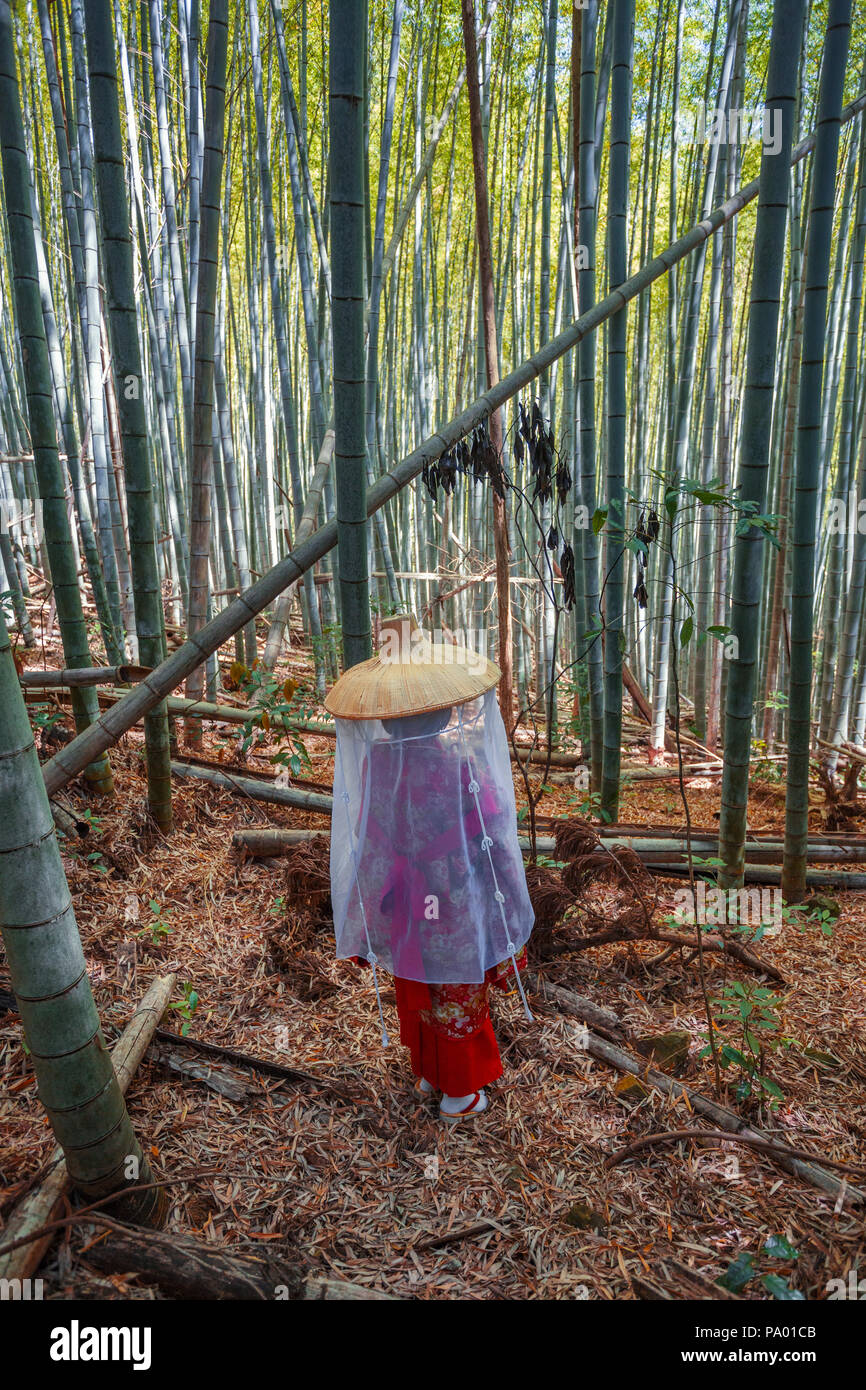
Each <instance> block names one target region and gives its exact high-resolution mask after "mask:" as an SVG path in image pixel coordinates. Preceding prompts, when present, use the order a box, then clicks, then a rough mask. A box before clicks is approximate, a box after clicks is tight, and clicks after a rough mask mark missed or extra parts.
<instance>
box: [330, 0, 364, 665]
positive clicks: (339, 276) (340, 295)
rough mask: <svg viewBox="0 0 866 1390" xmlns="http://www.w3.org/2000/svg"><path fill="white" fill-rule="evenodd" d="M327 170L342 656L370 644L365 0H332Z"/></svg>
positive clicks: (356, 657) (360, 652)
mask: <svg viewBox="0 0 866 1390" xmlns="http://www.w3.org/2000/svg"><path fill="white" fill-rule="evenodd" d="M330 16H331V27H330V45H329V49H328V56H329V97H328V123H329V131H328V135H329V146H328V150H329V156H328V157H329V170H330V180H331V206H330V224H331V286H332V302H331V325H332V341H333V359H334V434H335V444H334V468H335V472H336V480H337V533H338V536H339V543H338V544H339V557H340V601H341V608H342V614H343V661H344V663H345V665H346V666H347V667H348V666H354V665H355V664H356V663H357V662H359V661H365V660H366V659H367V657H369V656H370V654H371V651H372V634H371V629H370V592H369V590H370V586H369V579H368V565H367V532H368V527H367V507H366V492H367V443H366V437H365V430H364V420H365V404H366V402H365V396H366V363H365V360H364V305H365V294H364V162H365V159H364V112H363V105H364V53H365V51H366V47H367V0H331V4H330Z"/></svg>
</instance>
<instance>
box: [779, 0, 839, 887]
mask: <svg viewBox="0 0 866 1390" xmlns="http://www.w3.org/2000/svg"><path fill="white" fill-rule="evenodd" d="M850 35H851V0H830V5H829V11H828V15H827V34H826V38H825V41H824V60H823V63H822V67H821V90H820V95H819V98H818V126H817V132H818V138H817V141H816V144H815V154H814V156H813V159H812V192H811V202H810V206H809V230H808V240H807V248H808V249H807V252H806V280H805V291H804V300H803V362H802V367H801V369H800V410H799V418H798V425H797V465H796V474H795V491H794V526H793V532H792V537H791V541H792V547H793V556H792V566H791V578H792V591H791V679H790V697H789V704H788V775H787V782H786V789H785V850H784V855H783V860H782V893H783V894H784V897H785V899H786V901H788V902H800V901H801V899H802V898H803V897H804V896H805V893H806V855H807V849H808V839H809V757H810V753H811V747H812V641H813V629H814V617H815V612H814V610H815V539H816V533H817V526H818V505H819V488H820V482H821V448H820V446H821V423H822V413H823V412H822V405H823V391H822V388H823V378H824V353H825V344H826V321H827V279H828V276H829V273H830V247H831V243H832V239H833V210H834V203H835V191H836V164H837V160H838V154H839V122H840V118H841V113H842V89H843V86H844V81H845V62H846V59H847V57H848V43H849V39H850Z"/></svg>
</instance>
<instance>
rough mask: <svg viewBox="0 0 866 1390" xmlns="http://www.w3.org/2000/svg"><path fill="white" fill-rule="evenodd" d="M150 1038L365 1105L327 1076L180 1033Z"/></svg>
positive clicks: (163, 1031)
mask: <svg viewBox="0 0 866 1390" xmlns="http://www.w3.org/2000/svg"><path fill="white" fill-rule="evenodd" d="M154 1036H155V1037H156V1039H157V1041H159V1042H165V1043H171V1044H172V1046H176V1047H193V1048H195V1049H196V1050H197V1051H198V1052H202V1053H204V1055H205V1056H206V1057H218V1058H220V1059H221V1060H223V1061H226V1062H233V1063H234V1065H235V1066H237V1067H246V1068H247V1069H248V1070H249V1071H260V1072H261V1073H262V1075H264V1076H275V1077H277V1078H278V1079H279V1080H280V1081H295V1082H299V1081H300V1082H305V1083H306V1084H307V1085H311V1086H320V1087H323V1088H324V1089H325V1090H329V1091H334V1092H336V1093H337V1094H338V1095H339V1096H341V1097H342V1098H343V1099H344V1100H346V1101H348V1102H349V1104H351V1105H362V1104H364V1103H365V1102H363V1101H359V1100H356V1099H355V1098H354V1096H352V1095H351V1093H350V1092H349V1091H348V1090H347V1089H346V1087H344V1086H342V1085H341V1084H340V1082H339V1081H332V1080H331V1079H330V1077H327V1076H315V1075H314V1074H313V1072H309V1071H298V1069H297V1068H296V1067H283V1066H281V1065H280V1063H279V1062H267V1061H265V1060H264V1059H263V1058H261V1057H251V1056H250V1055H249V1053H246V1052H238V1051H237V1050H236V1049H235V1048H233V1047H222V1046H221V1045H220V1044H219V1043H212V1042H205V1041H204V1039H203V1038H190V1037H183V1036H182V1035H181V1034H180V1033H171V1032H169V1030H168V1029H167V1028H157V1029H156V1032H155V1034H154Z"/></svg>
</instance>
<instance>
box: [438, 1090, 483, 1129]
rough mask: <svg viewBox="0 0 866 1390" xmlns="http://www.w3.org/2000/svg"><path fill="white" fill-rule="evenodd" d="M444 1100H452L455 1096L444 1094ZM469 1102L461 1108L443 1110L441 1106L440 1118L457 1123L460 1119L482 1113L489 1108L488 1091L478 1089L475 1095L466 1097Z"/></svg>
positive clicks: (449, 1122)
mask: <svg viewBox="0 0 866 1390" xmlns="http://www.w3.org/2000/svg"><path fill="white" fill-rule="evenodd" d="M443 1099H444V1100H452V1099H454V1097H451V1096H444V1097H443ZM466 1100H467V1104H466V1105H464V1106H462V1107H461V1108H460V1109H459V1110H443V1109H442V1106H441V1105H440V1107H439V1118H440V1119H441V1120H445V1121H447V1123H448V1124H456V1123H457V1121H458V1120H464V1119H466V1117H467V1116H472V1115H481V1114H483V1113H484V1111H485V1110H486V1109H487V1106H488V1104H489V1101H488V1099H487V1093H486V1091H476V1092H475V1094H474V1095H472V1096H468V1097H467V1098H466Z"/></svg>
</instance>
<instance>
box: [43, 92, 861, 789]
mask: <svg viewBox="0 0 866 1390" xmlns="http://www.w3.org/2000/svg"><path fill="white" fill-rule="evenodd" d="M864 108H866V93H864V94H863V95H861V96H859V97H858V98H857V99H856V100H855V101H853V102H851V104H850V105H849V106H846V107H845V109H844V111H843V112H842V122H843V124H844V123H845V122H847V121H850V120H852V119H853V118H854V117H855V116H856V115H858V114H859V112H860V111H862V110H863V109H864ZM815 139H816V136H815V133H814V132H813V133H812V134H811V135H809V136H808V137H807V138H806V139H805V140H803V141H801V143H800V144H799V145H798V146H797V148H796V149H795V150H794V151H793V152H792V155H791V162H792V164H796V163H798V162H799V161H800V160H801V159H805V157H806V155H807V154H809V152H810V151H811V150H812V149H813V148H814V145H815ZM758 191H759V180H758V179H753V180H752V182H751V183H749V184H747V185H746V186H745V187H744V188H741V189H739V190H738V192H736V193H735V194H734V195H733V196H732V197H731V198H728V199H727V201H726V202H724V203H722V204H721V206H720V207H718V208H715V209H714V210H713V211H712V212H710V213H709V214H708V215H707V216H706V217H705V218H703V219H702V220H701V221H700V222H699V223H697V225H696V226H694V227H692V228H691V229H690V230H689V231H688V232H686V233H685V235H684V236H681V237H680V238H679V239H678V240H677V241H675V242H673V243H672V244H671V245H670V246H668V247H666V248H665V250H664V251H662V252H661V254H660V255H658V256H656V257H655V258H654V259H653V260H651V261H649V262H648V263H647V264H646V265H645V266H642V267H641V269H640V270H638V271H637V272H636V273H635V274H634V275H631V276H629V277H628V279H627V280H624V281H623V283H622V284H621V285H618V286H617V287H616V289H614V290H612V291H611V292H610V294H608V295H606V296H605V297H604V298H603V299H600V300H599V301H598V302H597V303H596V304H594V305H593V306H592V308H590V309H588V310H587V312H586V313H585V314H581V315H580V317H579V318H577V319H575V320H574V322H573V323H571V324H569V326H568V327H567V328H564V329H563V330H562V332H560V333H558V334H556V335H555V336H554V337H553V338H551V339H550V341H549V342H548V343H545V344H544V346H543V347H541V348H539V349H538V351H537V352H535V353H534V354H533V356H532V357H530V358H528V359H527V361H525V362H522V363H521V364H520V366H518V367H515V368H514V370H513V371H511V372H508V373H507V374H506V375H505V376H504V377H502V378H501V380H500V381H499V382H497V384H496V385H495V386H491V387H490V388H489V389H488V390H487V391H484V392H482V394H481V395H480V396H478V397H477V398H476V400H474V401H472V402H471V403H470V404H469V405H468V406H467V407H466V409H465V410H463V411H461V413H460V414H459V415H457V416H455V417H454V419H453V420H450V421H449V422H448V423H447V424H445V425H443V426H442V427H441V429H440V430H439V431H438V432H437V433H436V434H433V435H431V436H430V437H429V438H428V439H425V440H424V441H423V443H422V444H420V445H419V446H418V448H417V449H414V450H413V451H412V453H411V454H408V455H407V456H406V458H404V459H402V460H401V461H400V462H399V463H397V464H395V465H394V467H393V469H390V470H389V471H388V472H387V473H384V474H382V475H381V476H380V477H379V478H378V479H377V481H376V482H375V483H374V484H373V485H372V487H370V488H369V489H368V491H367V515H368V516H372V515H373V514H374V512H377V511H378V510H379V508H380V507H383V506H384V505H385V503H386V502H389V501H390V500H391V498H392V497H395V496H396V495H397V493H398V492H400V491H401V489H402V488H404V487H405V486H406V485H407V484H408V483H411V482H412V480H413V479H414V478H416V477H417V476H418V474H419V473H420V472H421V470H422V468H423V467H424V465H425V464H428V463H434V462H436V461H437V460H438V459H440V458H441V457H442V455H443V454H444V453H445V451H446V450H447V449H450V448H451V447H452V446H453V445H455V444H457V443H458V442H459V441H460V440H461V439H463V438H465V436H466V435H468V434H469V433H470V432H471V431H472V430H473V429H474V428H475V427H476V426H477V425H479V424H480V423H481V421H482V420H485V419H487V418H488V417H489V416H490V415H491V414H492V413H493V411H495V410H498V409H499V407H500V406H502V405H504V404H505V403H506V401H509V400H512V399H513V397H514V396H516V395H518V394H519V392H521V391H523V390H524V389H525V388H526V387H527V386H529V385H530V384H531V383H532V382H533V381H535V380H536V379H537V378H538V377H539V376H541V375H542V373H544V372H546V371H547V370H548V369H549V368H550V367H551V366H552V365H553V363H554V362H557V361H559V359H560V358H561V357H564V356H565V354H566V353H567V352H569V351H571V349H572V348H574V347H576V346H577V344H578V343H579V342H581V341H582V340H583V339H584V338H586V337H587V336H588V334H590V333H593V332H595V331H596V330H597V329H598V328H599V327H600V326H601V325H602V324H603V323H605V322H606V321H607V320H608V319H610V318H612V317H613V315H614V314H616V313H618V312H619V311H620V310H621V309H623V308H624V307H625V306H626V304H628V303H629V302H630V300H632V299H636V298H637V296H638V295H639V294H641V293H642V292H643V291H644V290H646V289H648V288H649V287H650V285H652V284H654V283H655V281H656V280H659V279H661V277H662V276H663V275H667V274H668V273H669V272H670V270H671V269H672V267H673V266H675V265H677V264H678V262H680V261H682V260H684V259H685V258H686V257H687V256H690V255H691V254H692V252H694V251H697V250H698V248H699V247H701V246H703V245H704V244H705V243H706V242H707V241H708V240H709V238H710V237H711V236H713V235H714V233H716V232H717V231H719V229H720V228H721V227H723V226H724V225H725V224H726V223H727V222H730V221H732V220H733V218H735V217H736V216H737V214H738V213H740V212H742V210H743V208H744V207H746V206H747V205H748V204H749V203H751V202H752V201H753V200H754V199H755V198H756V197H757V196H758ZM319 471H320V470H319V469H318V467H317V470H316V475H317V476H318V473H319ZM308 500H309V499H308ZM311 524H312V523H311ZM336 543H337V522H336V520H331V521H328V522H326V523H325V525H324V526H321V527H320V528H319V529H318V530H317V531H313V532H312V534H311V535H309V536H308V537H307V538H306V539H305V540H303V541H302V542H301V543H300V544H296V545H295V548H294V550H293V551H292V552H291V553H290V554H289V555H287V556H286V557H285V559H283V560H281V561H280V562H279V564H277V565H275V566H274V567H273V569H271V570H269V571H268V573H267V574H265V575H263V576H262V578H261V579H259V580H257V581H256V583H255V584H251V585H250V587H249V588H248V589H246V590H245V591H244V593H242V594H239V595H238V597H237V598H236V599H234V600H233V601H232V602H231V603H230V604H229V605H228V606H227V607H226V608H224V609H223V610H222V612H221V613H218V614H217V616H216V617H215V618H212V619H211V621H210V622H209V623H206V624H205V625H204V627H202V628H200V629H199V631H198V632H196V633H195V634H194V635H193V636H192V637H190V638H189V639H188V640H187V641H186V642H185V643H184V645H183V646H181V647H179V648H178V649H177V651H175V652H173V653H172V654H171V656H170V657H168V658H167V659H166V660H165V661H163V662H162V663H161V664H160V665H159V666H157V668H156V670H155V671H152V672H151V673H150V675H149V676H146V677H145V678H144V680H143V681H141V683H140V684H139V685H137V686H136V687H135V689H134V690H131V691H130V692H129V694H127V695H125V696H124V697H123V699H122V700H120V701H118V703H117V705H115V707H114V708H113V709H110V710H107V711H106V713H105V714H104V715H102V716H101V718H100V719H98V720H97V721H96V723H95V724H91V725H90V727H89V728H88V729H85V730H83V732H82V733H80V734H78V736H77V737H76V738H74V739H73V740H72V742H71V743H69V744H67V746H66V747H65V748H62V749H61V750H60V751H59V752H58V753H56V754H55V755H54V757H53V758H51V759H50V761H49V762H47V763H46V764H45V765H44V767H43V769H42V772H43V776H44V778H45V785H46V788H47V790H48V793H49V795H53V793H55V792H57V791H59V790H60V788H61V787H63V786H65V785H66V784H67V782H70V781H71V780H72V779H73V777H77V776H78V774H79V773H80V772H83V771H84V769H85V768H86V767H87V766H88V765H89V764H90V763H92V762H93V761H94V760H95V758H97V757H98V756H99V754H100V753H104V752H105V750H106V749H107V748H110V747H111V746H112V744H114V743H116V742H117V740H118V739H119V738H120V737H121V735H123V734H124V733H125V732H126V730H127V729H130V728H131V727H132V726H133V724H136V723H137V722H138V720H139V719H141V718H142V717H143V715H145V714H147V713H148V712H149V711H150V710H152V709H154V708H155V706H156V705H158V704H159V703H160V702H161V701H162V700H164V699H165V697H166V696H167V695H170V694H171V692H172V691H173V690H176V689H177V687H178V686H179V685H181V684H182V682H183V681H184V680H185V679H186V677H187V676H188V675H190V673H191V672H192V671H194V670H195V669H196V667H198V666H200V665H201V664H202V662H204V661H206V660H207V658H208V657H209V656H211V655H212V654H213V653H214V652H215V651H217V650H218V649H219V648H220V647H221V646H222V645H223V643H224V642H227V641H228V640H229V639H230V638H231V637H232V636H233V635H234V634H235V633H236V632H239V631H240V630H241V628H243V627H246V625H247V623H249V622H250V621H252V620H253V619H255V618H256V616H257V615H258V614H259V613H261V611H262V609H263V608H266V607H267V605H268V604H269V603H272V602H273V601H274V599H275V598H277V596H278V595H279V594H281V593H282V592H283V591H284V590H285V589H287V588H288V587H289V585H290V584H292V583H294V582H295V581H296V580H298V579H300V578H301V577H302V576H303V575H304V574H305V573H306V571H307V570H308V569H310V568H312V566H313V565H314V564H315V563H316V561H317V560H320V559H321V558H322V556H323V555H326V554H327V553H328V551H329V550H331V549H333V547H334V546H335V545H336Z"/></svg>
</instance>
